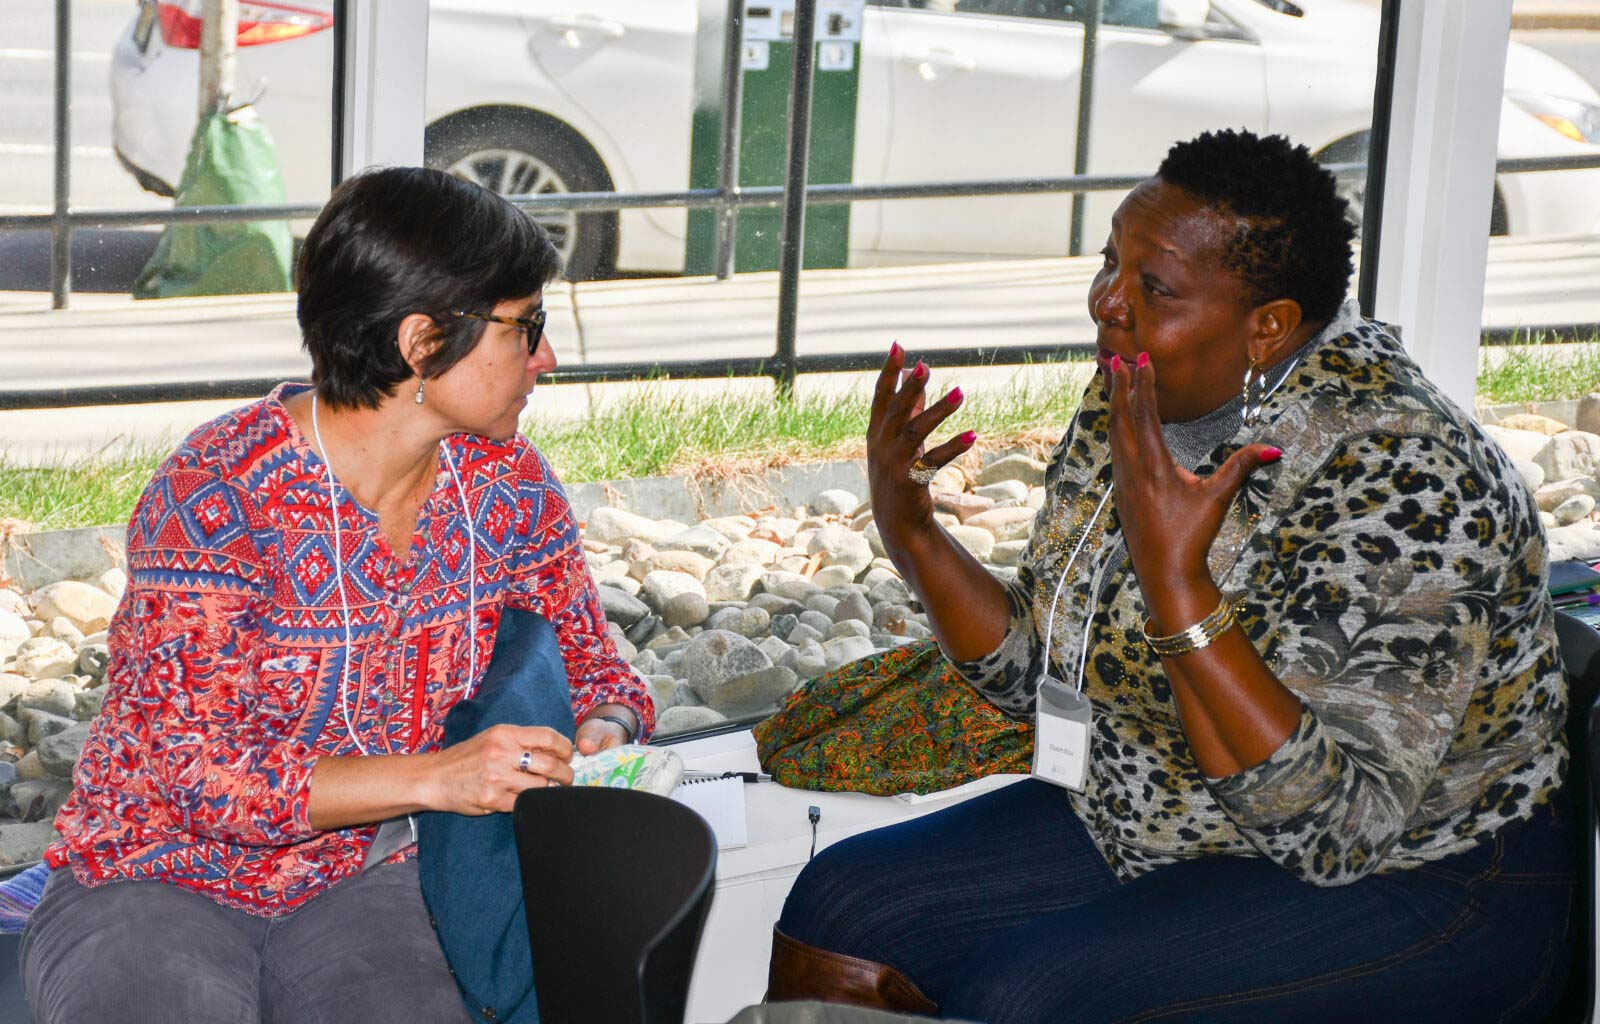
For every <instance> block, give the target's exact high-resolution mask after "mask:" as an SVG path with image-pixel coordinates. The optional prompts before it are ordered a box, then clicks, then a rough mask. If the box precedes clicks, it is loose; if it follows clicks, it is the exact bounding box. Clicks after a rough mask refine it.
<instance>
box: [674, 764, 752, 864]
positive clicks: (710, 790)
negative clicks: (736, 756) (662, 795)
mask: <svg viewBox="0 0 1600 1024" xmlns="http://www.w3.org/2000/svg"><path fill="white" fill-rule="evenodd" d="M745 785H746V784H745V782H744V780H743V779H712V780H711V781H709V782H684V783H680V784H679V785H678V788H677V789H674V790H673V791H672V799H674V800H676V801H678V803H680V804H683V805H684V806H685V807H688V808H690V809H691V810H693V811H694V812H695V813H697V814H699V815H700V817H702V818H704V819H705V820H706V824H708V825H710V826H711V831H712V833H713V834H714V835H715V836H716V837H717V849H719V850H736V849H738V848H740V847H742V846H745V845H747V844H748V843H749V842H750V836H749V830H748V828H747V827H746V824H745V814H744V787H745ZM757 785H759V783H757Z"/></svg>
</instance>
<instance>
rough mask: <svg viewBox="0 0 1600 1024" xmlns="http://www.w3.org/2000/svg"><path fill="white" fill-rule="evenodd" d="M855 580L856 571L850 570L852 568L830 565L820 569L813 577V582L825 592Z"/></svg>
mask: <svg viewBox="0 0 1600 1024" xmlns="http://www.w3.org/2000/svg"><path fill="white" fill-rule="evenodd" d="M855 578H856V570H854V569H852V568H850V566H848V565H829V566H825V567H824V568H821V569H818V570H817V571H816V572H815V573H813V574H812V576H811V582H812V583H815V584H816V585H817V586H819V587H821V588H822V589H823V590H828V589H829V588H831V587H839V586H843V585H844V584H846V583H853V582H854V581H855Z"/></svg>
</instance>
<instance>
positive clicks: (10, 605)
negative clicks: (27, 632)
mask: <svg viewBox="0 0 1600 1024" xmlns="http://www.w3.org/2000/svg"><path fill="white" fill-rule="evenodd" d="M0 612H10V613H11V614H12V615H15V616H16V617H17V618H19V619H31V618H33V606H32V605H30V604H29V603H28V599H27V598H25V597H23V596H22V595H21V594H19V593H17V592H16V591H15V590H12V589H11V588H10V587H5V586H0Z"/></svg>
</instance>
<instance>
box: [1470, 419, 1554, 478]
mask: <svg viewBox="0 0 1600 1024" xmlns="http://www.w3.org/2000/svg"><path fill="white" fill-rule="evenodd" d="M1482 426H1483V432H1484V433H1485V434H1487V435H1488V436H1489V438H1490V439H1491V440H1493V441H1494V443H1495V444H1497V445H1499V446H1500V447H1501V448H1502V449H1503V450H1504V451H1505V453H1506V454H1507V455H1509V456H1511V457H1512V458H1513V459H1522V460H1524V461H1526V462H1537V461H1538V455H1539V453H1540V452H1542V451H1544V449H1545V446H1546V445H1548V444H1549V443H1550V438H1549V436H1548V435H1545V434H1540V433H1537V432H1535V431H1532V430H1508V429H1506V428H1505V427H1497V426H1495V425H1494V424H1492V423H1485V424H1483V425H1482ZM1541 468H1543V467H1541Z"/></svg>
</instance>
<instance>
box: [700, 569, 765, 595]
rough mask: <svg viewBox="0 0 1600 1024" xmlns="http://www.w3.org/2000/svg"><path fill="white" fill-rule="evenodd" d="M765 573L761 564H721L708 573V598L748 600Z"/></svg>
mask: <svg viewBox="0 0 1600 1024" xmlns="http://www.w3.org/2000/svg"><path fill="white" fill-rule="evenodd" d="M764 575H766V569H765V568H763V567H762V566H759V565H745V564H739V563H735V564H732V565H719V566H717V567H716V568H714V569H712V570H711V571H710V572H708V573H706V581H705V583H706V600H708V601H748V600H750V595H751V594H753V593H754V592H755V589H756V586H757V584H759V583H760V582H761V577H762V576H764Z"/></svg>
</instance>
